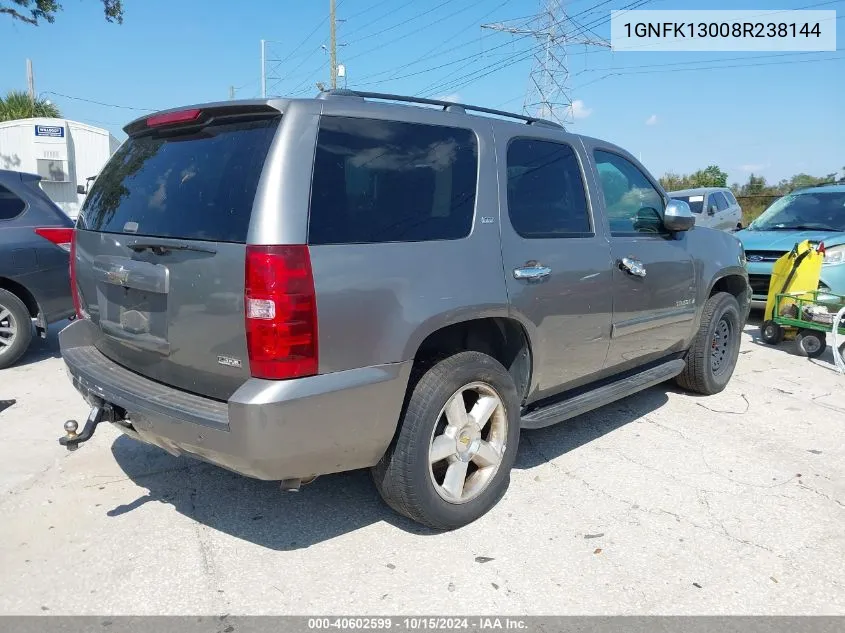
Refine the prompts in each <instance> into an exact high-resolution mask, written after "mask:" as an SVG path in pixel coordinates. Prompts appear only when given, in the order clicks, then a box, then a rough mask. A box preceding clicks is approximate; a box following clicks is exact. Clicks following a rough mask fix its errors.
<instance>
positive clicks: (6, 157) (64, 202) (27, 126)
mask: <svg viewBox="0 0 845 633" xmlns="http://www.w3.org/2000/svg"><path fill="white" fill-rule="evenodd" d="M119 145H120V142H119V141H118V140H117V139H116V138H115V137H114V136H112V135H111V134H110V133H109V132H108V130H103V129H101V128H96V127H93V126H91V125H86V124H85V123H79V122H77V121H68V120H66V119H44V118H36V119H19V120H17V121H6V122H3V123H0V169H10V170H12V171H24V172H29V173H33V174H39V175H40V176H41V177H42V180H41V188H42V189H43V190H44V192H45V193H46V194H47V195H48V196H49V197H50V198H51V199H52V200H53V202H55V203H56V204H57V205H59V207H61V208H62V210H63V211H64V212H65V213H67V214H68V215H69V216H70V217H72V218H76V215H77V214H78V213H79V209H80V207H81V206H82V203H83V202H84V200H85V194H84V193H79V192H78V187H79V185H81V186H82V187H83V190H87V188H86V185H87V184H88V179H89V178H91V177H93V176H96V175H97V174H98V173H99V172H100V170H101V169H102V168H103V165H104V164H105V162H106V161H107V160H108V159H109V157H110V156H111V155H112V154H113V153H114V152H115V150H117V148H118V146H119Z"/></svg>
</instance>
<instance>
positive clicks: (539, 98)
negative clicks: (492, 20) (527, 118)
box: [481, 0, 610, 125]
mask: <svg viewBox="0 0 845 633" xmlns="http://www.w3.org/2000/svg"><path fill="white" fill-rule="evenodd" d="M481 28H483V29H491V30H494V31H501V32H504V33H510V34H512V35H530V36H532V37H534V38H535V40H536V42H537V43H536V44H535V46H534V47H535V53H534V60H533V63H532V66H531V73H530V75H529V78H528V90H526V93H525V101H524V102H523V105H522V109H523V111H524V112H525V113H526V114H529V115H533V116H539V117H542V118H546V119H555V120H557V121H559V122H560V123H562V124H564V125H566V124H568V123H572V122H573V121H574V117H573V108H572V95H571V92H570V89H569V67H568V65H567V59H566V47H567V45H571V44H583V45H585V46H598V47H603V48H610V43H609V42H607V41H606V40H604V39H602V38H600V37H598V36H596V37H585V36H584V35H583V33H584V31H586V30H587V29H585V27H582V26H580V25H578V24H577V23H576V22H575V21H574V20H572V19H571V18H570V17H569V16H567V14H566V10H565V9H564V7H563V0H540V12H539V13H538V14H537V15H536V16H534V17H533V18H532V19H531V20H529V21H528V23H526V24H525V25H524V26H518V25H509V24H506V23H502V22H499V23H496V24H482V25H481Z"/></svg>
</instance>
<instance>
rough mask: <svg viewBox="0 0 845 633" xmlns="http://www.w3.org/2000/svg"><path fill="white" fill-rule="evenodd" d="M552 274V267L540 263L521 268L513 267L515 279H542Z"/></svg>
mask: <svg viewBox="0 0 845 633" xmlns="http://www.w3.org/2000/svg"><path fill="white" fill-rule="evenodd" d="M551 274H552V269H551V268H549V267H548V266H542V265H540V264H532V265H530V266H523V267H521V268H514V269H513V278H514V279H529V280H530V279H542V278H543V277H548V276H549V275H551Z"/></svg>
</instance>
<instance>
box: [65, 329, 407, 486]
mask: <svg viewBox="0 0 845 633" xmlns="http://www.w3.org/2000/svg"><path fill="white" fill-rule="evenodd" d="M98 335H99V332H98V330H97V328H96V326H94V325H93V324H92V323H91V322H90V321H77V322H75V323H72V324H71V325H69V326H68V327H67V328H65V329H64V330H63V331H62V332H61V334H60V336H59V340H60V344H61V349H62V356H63V358H64V360H65V364H66V366H67V369H68V373H69V375H70V377H71V380H72V381H73V384H74V387H76V389H77V390H78V391H79V392H80V393H81V394H82V395H83V396H85V397H86V398H88V399H92V397H95V398H99V399H101V400H103V401H105V402H107V403H110V404H113V405H116V406H118V407H120V408H121V409H124V410H125V411H126V412H127V418H128V420H127V421H124V422H116V423H115V426H117V427H118V428H119V429H120V430H121V431H123V432H124V433H126V434H127V435H129V436H131V437H134V438H135V439H138V440H141V441H144V442H147V443H149V444H153V445H156V446H159V447H161V448H163V449H164V450H166V451H168V452H170V453H172V454H176V455H180V454H190V455H193V456H195V457H198V458H200V459H203V460H205V461H208V462H211V463H213V464H217V465H218V466H222V467H224V468H228V469H229V470H233V471H236V472H238V473H241V474H244V475H248V476H250V477H255V478H258V479H288V478H297V477H301V478H305V477H310V476H312V475H320V474H326V473H332V472H340V471H345V470H354V469H357V468H366V467H369V466H372V465H374V464H375V463H376V462H378V460H379V459H380V458H381V456H382V454H383V453H384V451H385V450H386V449H387V446H388V445H389V443H390V441H391V439H392V438H393V434H394V432H395V430H396V424H397V422H398V419H399V414H400V410H401V407H402V401H403V398H404V395H405V389H406V387H407V384H408V377H409V375H410V371H411V365H412V362H411V361H408V362H404V363H392V364H388V365H379V366H374V367H365V368H362V369H353V370H349V371H342V372H335V373H331V374H323V375H319V376H312V377H309V378H300V379H296V380H284V381H273V380H260V379H255V378H252V379H249V380H248V381H247V382H245V383H244V384H243V385H242V386H241V387H240V388H239V389H238V390H237V391H236V392H235V393H234V394H233V395H232V397H231V398H230V399H229V401H228V402H219V401H217V400H212V399H209V398H204V397H202V396H197V395H194V394H190V393H187V392H184V391H181V390H179V389H174V388H172V387H168V386H166V385H162V384H160V383H157V382H154V381H152V380H149V379H148V378H145V377H143V376H140V375H138V374H136V373H134V372H131V371H129V370H127V369H125V368H123V367H122V366H120V365H118V364H117V363H114V362H113V361H111V360H110V359H108V358H107V357H105V356H104V355H103V354H101V353H100V352H99V350H97V348H96V347H94V341H95V340H96V336H98Z"/></svg>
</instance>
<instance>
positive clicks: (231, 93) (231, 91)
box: [229, 86, 235, 101]
mask: <svg viewBox="0 0 845 633" xmlns="http://www.w3.org/2000/svg"><path fill="white" fill-rule="evenodd" d="M234 98H235V87H234V86H229V101H231V100H232V99H234Z"/></svg>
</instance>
